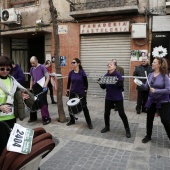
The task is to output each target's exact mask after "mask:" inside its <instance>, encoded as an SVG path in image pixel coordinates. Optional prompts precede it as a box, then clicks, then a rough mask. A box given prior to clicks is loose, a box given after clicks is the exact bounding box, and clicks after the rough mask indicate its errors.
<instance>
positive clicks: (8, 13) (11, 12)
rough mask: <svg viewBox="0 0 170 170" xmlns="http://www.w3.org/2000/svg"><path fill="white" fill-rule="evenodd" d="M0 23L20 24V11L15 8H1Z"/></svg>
mask: <svg viewBox="0 0 170 170" xmlns="http://www.w3.org/2000/svg"><path fill="white" fill-rule="evenodd" d="M1 23H2V24H21V12H20V11H18V10H17V9H15V8H9V9H3V10H2V11H1Z"/></svg>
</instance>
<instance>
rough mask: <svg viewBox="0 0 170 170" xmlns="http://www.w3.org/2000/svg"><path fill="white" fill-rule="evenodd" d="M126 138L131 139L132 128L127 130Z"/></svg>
mask: <svg viewBox="0 0 170 170" xmlns="http://www.w3.org/2000/svg"><path fill="white" fill-rule="evenodd" d="M125 130H126V137H127V138H130V137H131V133H130V128H126V129H125Z"/></svg>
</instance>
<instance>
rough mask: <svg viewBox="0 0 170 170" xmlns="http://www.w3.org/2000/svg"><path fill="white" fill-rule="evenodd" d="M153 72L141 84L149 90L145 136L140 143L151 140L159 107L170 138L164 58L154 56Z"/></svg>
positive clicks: (169, 104)
mask: <svg viewBox="0 0 170 170" xmlns="http://www.w3.org/2000/svg"><path fill="white" fill-rule="evenodd" d="M152 69H153V72H152V73H150V74H149V75H148V81H147V82H146V83H145V84H141V87H142V88H143V89H144V90H150V91H149V96H148V100H147V102H146V105H145V107H146V108H147V122H146V136H145V137H144V138H143V139H142V143H147V142H148V141H150V140H151V136H152V129H153V121H154V115H155V112H156V110H157V109H159V113H160V118H161V122H162V124H163V125H164V128H165V131H166V133H167V135H168V138H169V139H170V116H169V113H170V103H169V102H170V100H169V91H170V82H169V77H168V74H167V73H168V65H167V61H166V60H165V59H164V58H160V57H155V58H154V60H153V62H152Z"/></svg>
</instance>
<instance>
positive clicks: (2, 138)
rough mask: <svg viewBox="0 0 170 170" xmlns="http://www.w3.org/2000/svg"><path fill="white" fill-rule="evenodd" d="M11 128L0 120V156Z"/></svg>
mask: <svg viewBox="0 0 170 170" xmlns="http://www.w3.org/2000/svg"><path fill="white" fill-rule="evenodd" d="M10 132H11V129H10V127H9V126H8V124H7V123H6V121H5V122H3V121H2V122H1V121H0V134H1V135H0V156H1V154H2V152H3V150H4V148H5V147H6V145H7V142H8V138H9V136H10Z"/></svg>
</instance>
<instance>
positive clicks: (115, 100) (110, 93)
mask: <svg viewBox="0 0 170 170" xmlns="http://www.w3.org/2000/svg"><path fill="white" fill-rule="evenodd" d="M105 76H114V77H116V79H117V80H118V81H117V82H116V83H115V84H101V85H100V87H101V88H102V89H106V97H105V111H104V120H105V128H104V129H102V130H101V133H105V132H107V131H110V111H111V109H112V108H113V106H114V105H116V107H117V110H118V113H119V116H120V118H121V119H122V121H123V124H124V127H125V131H126V137H127V138H130V137H131V133H130V128H129V123H128V119H127V116H126V114H125V112H124V106H123V96H122V91H123V79H122V76H121V74H120V73H119V72H117V71H116V65H115V63H114V62H113V61H111V62H109V63H108V72H107V74H105Z"/></svg>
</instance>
